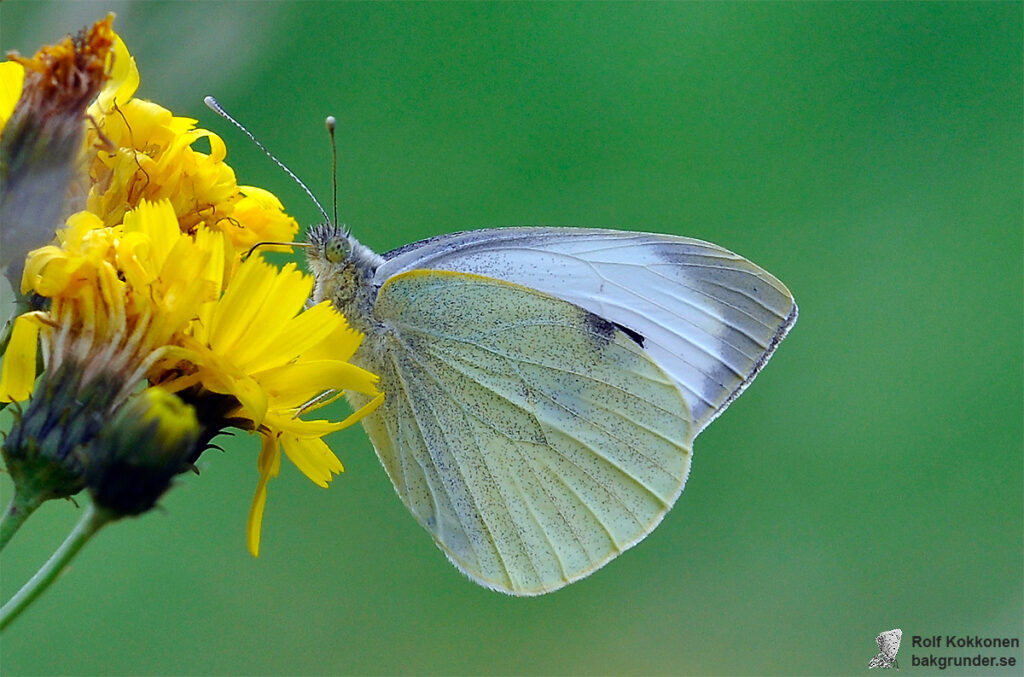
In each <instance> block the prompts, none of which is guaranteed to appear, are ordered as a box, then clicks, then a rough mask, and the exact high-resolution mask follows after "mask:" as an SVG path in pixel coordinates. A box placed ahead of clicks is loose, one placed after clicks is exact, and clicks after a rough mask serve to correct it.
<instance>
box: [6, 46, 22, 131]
mask: <svg viewBox="0 0 1024 677" xmlns="http://www.w3.org/2000/svg"><path fill="white" fill-rule="evenodd" d="M24 83H25V67H24V66H22V65H21V64H20V63H18V62H17V61H4V62H3V63H0V132H2V131H3V128H4V125H6V124H7V120H8V118H10V117H11V113H13V112H14V106H15V105H16V104H17V103H18V99H20V98H21V88H22V85H23V84H24Z"/></svg>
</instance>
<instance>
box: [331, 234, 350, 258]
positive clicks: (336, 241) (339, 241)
mask: <svg viewBox="0 0 1024 677" xmlns="http://www.w3.org/2000/svg"><path fill="white" fill-rule="evenodd" d="M351 252H352V246H351V245H350V244H349V243H348V240H347V239H346V238H343V237H332V238H331V239H329V240H327V243H326V244H325V245H324V254H325V255H326V256H327V260H328V261H330V262H331V263H341V262H342V261H344V260H345V259H347V258H348V255H349V254H350V253H351Z"/></svg>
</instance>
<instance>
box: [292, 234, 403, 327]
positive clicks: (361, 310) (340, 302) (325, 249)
mask: <svg viewBox="0 0 1024 677" xmlns="http://www.w3.org/2000/svg"><path fill="white" fill-rule="evenodd" d="M307 241H308V242H309V247H308V248H307V249H306V259H307V262H308V265H309V270H310V272H311V273H313V280H314V285H313V302H314V303H319V302H320V301H323V300H325V299H327V300H329V301H331V302H332V303H333V304H334V306H335V307H336V308H337V309H338V310H340V311H341V312H342V313H343V314H344V315H345V316H346V317H347V318H348V320H349V322H350V323H352V324H353V326H355V327H356V328H358V329H363V327H360V325H362V324H364V322H365V321H369V316H370V313H371V311H372V307H373V297H374V295H375V294H376V289H375V288H374V286H373V274H374V273H375V272H376V270H377V267H378V266H379V265H380V264H381V263H383V262H384V259H383V258H381V257H380V256H378V255H377V254H376V253H374V251H373V250H371V249H370V248H369V247H366V246H365V245H363V244H361V243H360V242H359V241H358V240H357V239H355V238H354V237H353V236H352V234H351V233H349V232H348V231H347V230H346V229H345V228H344V227H342V226H338V225H335V224H333V223H330V222H328V223H322V224H319V225H316V226H313V227H312V228H310V229H309V233H308V234H307Z"/></svg>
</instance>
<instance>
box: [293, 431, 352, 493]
mask: <svg viewBox="0 0 1024 677" xmlns="http://www.w3.org/2000/svg"><path fill="white" fill-rule="evenodd" d="M281 446H282V447H283V448H284V453H285V454H286V455H287V456H288V458H289V460H291V462H292V463H294V464H295V467H297V468H298V469H299V470H301V471H302V474H304V475H305V476H306V477H308V478H309V479H311V480H313V482H315V483H316V484H318V485H320V486H321V487H327V485H328V484H329V483H330V481H331V477H332V476H333V475H335V474H337V473H340V472H342V471H344V469H345V468H343V467H342V465H341V461H339V460H338V457H337V456H335V455H334V452H332V451H331V449H330V447H328V446H327V443H326V442H324V441H323V440H322V439H320V438H319V437H313V438H310V439H300V438H298V437H293V436H292V435H288V434H282V435H281Z"/></svg>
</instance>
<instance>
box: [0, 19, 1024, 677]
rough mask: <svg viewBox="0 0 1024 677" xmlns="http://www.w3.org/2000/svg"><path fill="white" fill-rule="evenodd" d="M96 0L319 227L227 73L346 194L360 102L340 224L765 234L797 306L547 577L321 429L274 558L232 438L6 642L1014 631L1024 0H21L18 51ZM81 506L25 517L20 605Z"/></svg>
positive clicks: (723, 240)
mask: <svg viewBox="0 0 1024 677" xmlns="http://www.w3.org/2000/svg"><path fill="white" fill-rule="evenodd" d="M108 9H111V10H114V11H116V12H117V13H118V18H117V21H116V23H115V28H116V29H117V30H118V31H119V33H120V34H121V35H122V36H123V37H124V39H125V41H126V42H127V44H128V46H129V48H130V49H131V51H132V52H133V54H134V56H135V57H136V59H137V61H138V64H139V67H140V69H141V72H142V88H141V90H140V92H139V95H140V96H141V97H143V98H149V99H152V100H154V101H157V102H159V103H161V104H162V105H164V106H166V107H168V108H170V109H171V110H173V111H174V112H175V113H177V114H179V115H185V116H191V117H197V118H199V119H200V121H201V125H202V126H204V127H207V128H211V129H213V130H215V131H217V132H218V133H219V134H221V136H222V137H224V138H225V140H226V141H227V143H228V145H229V154H228V161H229V162H230V163H231V164H232V166H233V167H234V168H235V170H236V171H237V173H238V175H239V179H240V182H242V183H249V184H254V185H260V186H263V187H266V188H268V189H271V190H273V191H274V192H276V193H277V194H278V195H279V196H280V197H281V198H282V200H283V201H284V202H285V204H286V205H287V206H288V209H289V210H290V211H291V212H292V213H293V214H294V215H295V216H296V217H297V218H298V219H299V221H300V222H304V223H309V222H314V221H316V220H317V219H318V215H317V212H316V210H315V208H314V207H313V206H312V205H311V204H310V203H309V201H308V200H307V199H306V198H305V197H304V196H303V194H302V193H301V191H300V190H299V189H297V188H296V187H295V186H294V185H292V184H291V183H290V182H289V180H288V179H287V178H286V177H285V176H284V175H282V174H281V173H280V171H279V170H277V169H276V168H275V167H274V166H273V165H272V164H271V163H270V162H268V161H267V160H266V159H265V158H263V157H262V156H261V155H260V153H259V151H258V150H256V149H254V148H253V147H252V146H251V145H250V144H249V143H248V142H247V141H246V140H245V139H244V138H242V137H241V135H240V134H239V133H237V132H236V131H234V130H233V129H231V128H230V127H229V126H228V125H227V124H226V123H225V122H224V121H222V120H220V119H218V118H216V117H215V116H214V115H213V114H211V113H210V112H209V111H207V110H206V109H205V108H204V106H203V105H202V97H203V96H204V95H206V94H215V95H216V96H217V97H218V98H219V99H220V100H221V101H222V103H223V104H224V105H225V106H226V107H227V108H228V109H229V110H230V111H232V112H233V113H234V114H235V115H236V116H237V117H239V118H240V119H242V120H243V121H244V122H245V124H246V125H248V126H249V127H250V128H251V129H252V130H253V131H254V132H255V133H256V134H257V135H258V136H259V137H260V138H261V139H262V140H263V141H264V142H265V143H266V144H267V145H268V146H270V147H271V148H272V149H274V150H275V151H276V152H277V153H278V154H279V155H280V156H281V158H282V159H283V160H284V161H285V162H287V163H288V164H289V165H290V166H291V167H292V169H294V170H295V172H296V173H298V174H299V175H300V176H302V177H303V178H304V179H305V180H306V181H307V182H308V183H309V185H310V187H311V189H312V190H313V191H314V192H315V193H316V194H317V195H319V196H321V198H322V199H323V200H325V201H329V199H330V197H329V196H330V164H329V147H328V145H327V141H326V135H325V133H324V131H323V123H322V120H323V118H324V116H325V115H327V114H334V115H336V116H337V118H338V120H339V129H340V149H341V167H340V186H341V190H340V208H341V213H342V218H343V220H344V221H346V222H347V223H348V224H349V225H350V226H351V227H352V228H353V230H354V232H355V234H356V235H357V236H358V237H360V238H361V239H362V241H363V242H364V243H366V244H368V245H369V246H371V247H373V248H374V249H376V250H378V251H386V250H388V249H391V248H393V247H396V246H399V245H401V244H404V243H406V242H409V241H412V240H416V239H420V238H424V237H428V236H431V235H435V234H439V233H444V232H449V231H454V230H461V229H466V228H475V227H491V226H501V225H515V224H558V225H586V226H599V227H616V228H624V229H636V230H657V231H663V232H668V233H676V234H681V235H689V236H694V237H699V238H702V239H707V240H711V241H713V242H716V243H718V244H721V245H723V246H725V247H728V248H730V249H733V250H735V251H737V252H739V253H741V254H743V255H745V256H747V257H749V258H750V259H752V260H753V261H755V262H757V263H758V264H760V265H762V266H764V267H765V268H767V269H768V270H770V271H771V272H772V273H774V274H775V275H776V276H778V277H779V278H780V279H781V280H783V281H784V282H785V283H786V284H787V285H788V286H789V287H790V288H791V289H792V290H793V292H794V294H795V296H796V298H797V301H798V303H799V304H800V311H801V315H800V320H799V322H798V323H797V325H796V327H795V328H794V330H793V332H792V333H791V334H790V337H789V338H788V339H787V340H786V341H785V343H784V344H783V345H782V346H781V348H780V350H779V352H778V353H777V355H776V356H775V357H774V359H773V360H772V363H771V365H770V366H769V367H768V368H767V370H766V371H765V372H764V373H763V374H762V375H761V376H760V377H759V378H758V380H757V383H756V384H755V385H754V386H753V387H752V388H751V389H750V390H749V391H748V392H747V393H746V394H745V395H744V396H743V397H742V398H740V399H739V400H738V401H737V402H736V403H735V404H734V405H733V406H732V407H731V408H730V410H729V412H728V413H727V414H726V415H724V416H723V417H722V418H721V419H720V420H719V421H717V422H716V423H715V424H714V425H712V426H711V427H710V428H709V429H708V430H707V431H706V432H705V433H704V434H703V435H701V437H700V438H699V439H698V441H697V443H696V449H695V461H694V466H693V472H692V474H691V475H690V480H689V483H688V485H687V489H686V491H685V492H684V493H683V495H682V497H681V498H680V500H679V503H678V504H677V506H676V507H675V509H674V510H673V511H672V512H671V513H670V514H669V515H668V517H667V518H666V519H665V521H664V523H663V524H662V525H661V526H660V527H659V528H658V529H657V530H656V531H655V532H654V533H652V534H651V536H650V537H649V538H648V539H647V540H646V541H645V542H643V543H642V544H640V545H639V546H638V547H637V548H635V549H634V550H631V551H629V552H628V553H626V554H625V555H623V556H622V557H620V558H619V559H617V560H615V561H614V562H612V563H611V564H610V565H609V566H607V567H605V568H604V569H601V570H600V571H598V572H597V573H595V574H594V575H593V576H591V577H589V578H587V579H585V580H583V581H580V582H578V583H576V584H573V585H572V586H569V587H568V588H566V589H564V590H562V591H560V592H557V593H555V594H553V595H548V596H544V597H541V598H535V599H514V598H510V597H505V596H503V595H500V594H497V593H494V592H489V591H487V590H484V589H483V588H479V587H477V586H476V585H474V584H472V583H470V582H469V581H468V580H466V579H464V578H463V577H462V576H461V575H460V574H459V573H458V572H457V571H456V570H455V569H454V568H453V567H452V566H450V565H449V564H448V563H447V561H446V560H445V558H444V556H443V555H442V554H441V552H440V551H438V550H437V548H436V547H435V546H434V545H433V543H432V542H431V540H430V538H429V537H428V536H427V535H426V534H425V533H423V531H422V529H420V527H418V526H417V525H416V524H415V523H414V521H413V520H412V519H411V518H410V516H409V515H408V514H407V512H406V509H405V508H404V507H403V506H402V504H401V503H400V501H399V500H398V499H397V498H396V496H395V494H394V491H393V490H392V488H391V487H390V485H389V482H388V480H387V478H386V476H385V474H384V472H383V470H382V469H381V468H380V466H379V463H378V462H377V460H376V458H375V456H374V453H373V450H372V448H371V447H370V445H369V443H368V442H367V440H366V437H365V435H364V434H363V432H362V431H361V430H359V429H358V428H354V429H351V430H347V431H344V432H342V433H340V434H337V435H335V436H334V437H333V438H332V439H331V440H330V441H331V444H332V447H333V448H334V449H335V450H336V451H337V453H338V455H339V456H340V457H341V459H342V460H343V462H344V463H345V465H346V469H347V472H346V473H345V474H344V475H342V476H340V477H339V478H338V479H336V480H335V482H334V484H333V485H332V487H331V488H330V489H329V490H322V489H319V488H317V487H316V486H314V485H313V484H311V483H310V482H309V481H308V480H306V479H305V478H304V477H302V476H301V475H300V473H299V472H298V471H297V470H296V469H295V468H294V467H292V466H290V465H287V463H286V464H285V465H284V468H283V472H282V476H281V477H280V478H279V479H278V480H277V481H275V482H274V483H273V484H272V485H271V492H270V500H269V504H268V507H267V515H266V521H265V523H264V527H263V552H262V554H261V556H260V557H259V559H255V560H254V559H252V558H251V557H250V556H249V555H248V554H247V552H246V549H245V541H244V526H245V519H246V513H247V510H248V508H249V502H250V500H251V496H252V491H253V489H254V487H255V485H256V479H257V473H256V454H257V451H258V443H257V440H256V439H254V438H250V437H248V436H242V437H239V438H236V439H235V440H232V441H229V442H228V443H227V445H226V447H227V452H226V453H223V454H221V453H219V452H210V453H208V454H207V455H206V456H205V457H204V458H203V459H202V463H201V466H202V475H201V476H200V477H194V476H190V477H186V478H184V479H183V480H182V481H181V483H180V486H179V487H177V488H176V489H174V490H173V491H171V492H170V493H169V494H168V495H167V496H166V498H165V499H164V500H163V501H162V509H161V510H157V511H155V512H153V513H151V514H148V515H146V516H144V517H142V518H140V519H137V520H132V521H129V522H125V523H122V524H119V525H116V526H114V527H112V528H110V529H109V530H108V531H106V532H102V533H101V534H100V535H99V536H98V537H97V538H96V539H95V541H94V542H92V543H90V544H89V545H88V546H87V547H86V549H85V550H84V551H83V552H82V554H81V555H80V556H79V557H78V559H77V560H76V561H75V563H74V565H73V567H72V568H71V569H70V570H69V571H68V572H67V574H66V575H65V576H64V577H63V578H62V579H61V580H60V581H58V582H57V584H56V585H55V587H54V588H53V589H51V590H50V591H49V592H48V593H47V594H46V595H45V596H44V597H43V598H42V599H40V601H39V602H38V603H37V604H36V605H35V606H34V607H33V608H31V609H30V610H29V611H28V612H27V613H26V614H25V615H24V616H23V617H22V618H20V619H19V620H18V621H17V623H16V624H14V625H12V626H11V628H10V629H9V630H8V632H6V633H5V634H4V635H3V637H2V640H0V641H2V647H0V652H2V653H0V672H2V673H3V674H5V675H29V674H52V673H61V674H153V675H156V674H160V675H168V674H211V675H213V674H331V673H337V674H348V673H358V674H363V673H366V674H423V673H439V674H462V673H475V674H489V673H509V674H594V673H600V674H615V673H627V674H655V673H664V674H758V673H764V674H816V675H820V674H868V673H867V669H866V668H867V662H868V660H869V659H870V658H871V657H872V656H873V655H874V653H875V651H876V647H875V643H874V637H875V635H876V634H877V633H878V632H880V631H883V630H888V629H890V628H892V627H901V628H902V629H903V632H904V645H903V649H902V650H901V652H900V658H901V665H902V666H903V669H904V670H906V671H907V672H908V673H914V674H922V673H927V672H934V670H923V669H920V668H918V669H914V668H912V667H911V666H910V655H911V654H912V653H917V654H919V655H920V654H925V653H928V652H927V651H921V650H916V651H915V650H913V649H912V648H911V646H910V637H911V636H912V635H932V634H954V633H956V634H971V635H974V634H977V635H982V636H999V637H1018V638H1021V639H1024V637H1022V635H1024V630H1022V619H1024V616H1022V614H1024V612H1022V609H1024V604H1022V596H1024V583H1022V534H1024V525H1022V511H1024V506H1022V484H1024V480H1022V401H1021V400H1022V355H1024V349H1022V294H1021V288H1022V200H1021V177H1022V161H1021V158H1022V104H1021V101H1022V73H1021V70H1022V68H1021V62H1022V31H1021V24H1022V21H1021V19H1022V5H1021V4H1020V3H978V4H972V3H950V4H942V3H922V4H917V3H914V4H909V3H907V4H902V3H897V4H893V3H870V4H856V3H851V4H832V3H814V4H811V3H807V4H804V3H778V4H775V3H756V4H731V3H716V4H699V3H692V4H674V3H673V4H603V3H602V4H575V3H559V4H540V3H538V4H526V3H502V4H486V5H484V4H473V3H460V4H411V3H410V4H341V3H338V4H334V3H315V2H306V3H246V4H235V3H160V4H157V3H152V4H120V3H59V2H50V3H27V2H10V1H5V2H3V4H2V5H0V19H2V38H0V40H2V45H0V46H2V47H3V48H4V49H5V50H7V49H18V50H20V51H22V52H31V51H33V50H34V49H36V48H37V47H38V46H40V45H41V44H44V43H49V42H54V41H56V39H58V38H59V37H61V36H62V35H63V34H64V33H66V32H68V31H73V30H76V29H77V28H78V27H80V26H82V25H84V24H85V23H87V22H91V21H92V20H95V19H97V18H99V17H100V16H102V15H103V13H104V12H105V11H107V10H108ZM9 496H10V484H9V481H8V479H7V478H2V479H0V500H3V501H4V502H6V500H7V499H8V497H9ZM79 513H80V510H79V509H76V508H75V506H73V505H71V504H69V503H60V504H56V503H55V504H53V505H48V506H46V507H45V508H44V509H42V510H41V512H40V513H39V514H38V515H37V516H35V517H33V519H32V520H30V522H29V523H28V526H27V527H26V529H25V530H24V531H23V532H22V533H19V534H18V536H17V538H16V539H15V540H14V542H13V543H12V545H11V546H10V547H9V548H8V549H7V551H5V552H4V554H3V559H2V560H0V561H2V567H3V569H2V585H0V588H2V593H3V597H4V599H6V598H8V597H9V596H10V595H11V594H13V593H14V591H15V590H17V588H18V586H19V585H20V584H21V583H22V582H23V581H24V580H25V579H27V578H28V577H29V576H30V575H31V573H32V572H33V571H34V570H35V568H36V567H37V566H38V565H39V564H40V563H42V561H43V560H44V559H45V557H46V556H47V555H48V554H49V552H51V551H52V549H53V548H54V547H55V546H56V545H57V543H58V542H59V540H60V539H61V538H62V537H63V534H65V533H66V532H67V530H68V529H70V527H71V526H72V525H73V524H74V522H75V521H76V519H77V517H78V515H79ZM941 653H944V654H952V655H973V654H974V653H976V652H975V651H969V650H959V651H945V652H941ZM991 653H994V654H997V655H1016V657H1017V659H1018V661H1020V660H1021V658H1022V657H1021V651H1020V649H1017V650H1000V651H992V652H991ZM946 672H947V673H948V674H952V673H953V672H954V671H952V670H947V671H946ZM955 672H956V674H971V673H974V672H986V671H985V670H963V669H960V670H955ZM987 672H989V673H993V674H1014V673H1015V672H1016V670H1011V669H1007V668H1003V669H1001V670H989V671H987Z"/></svg>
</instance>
